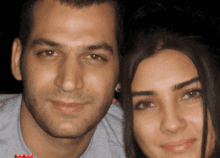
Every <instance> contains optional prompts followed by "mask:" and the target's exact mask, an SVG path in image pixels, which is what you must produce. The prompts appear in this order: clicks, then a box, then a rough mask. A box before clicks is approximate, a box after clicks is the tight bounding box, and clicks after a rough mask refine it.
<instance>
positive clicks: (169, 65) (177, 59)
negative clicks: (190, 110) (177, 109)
mask: <svg viewBox="0 0 220 158" xmlns="http://www.w3.org/2000/svg"><path fill="white" fill-rule="evenodd" d="M195 77H198V73H197V70H196V67H195V66H194V64H193V62H192V61H191V60H190V58H189V57H188V56H186V55H185V54H183V53H182V52H180V51H176V50H171V49H166V50H161V51H159V52H158V53H157V54H155V55H153V56H151V57H149V58H146V59H144V60H142V61H141V62H140V64H139V65H138V67H137V70H136V73H135V76H134V79H133V82H132V87H131V88H132V89H134V87H136V88H138V89H142V88H144V87H148V88H154V87H161V88H162V87H164V88H165V87H169V86H170V87H171V86H173V85H175V84H178V83H181V82H185V81H188V80H190V79H192V78H195ZM136 88H135V89H136Z"/></svg>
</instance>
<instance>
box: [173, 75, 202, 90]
mask: <svg viewBox="0 0 220 158" xmlns="http://www.w3.org/2000/svg"><path fill="white" fill-rule="evenodd" d="M198 81H199V78H198V77H196V78H192V79H191V80H189V81H186V82H183V83H179V84H177V85H174V88H173V90H174V91H177V90H180V89H182V88H183V87H185V86H188V85H190V84H192V83H194V82H198Z"/></svg>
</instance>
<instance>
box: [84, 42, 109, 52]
mask: <svg viewBox="0 0 220 158" xmlns="http://www.w3.org/2000/svg"><path fill="white" fill-rule="evenodd" d="M99 49H103V50H106V51H108V52H110V53H111V54H113V49H112V46H110V45H109V44H108V43H106V42H102V43H99V44H94V45H88V46H85V48H84V50H88V51H89V50H99Z"/></svg>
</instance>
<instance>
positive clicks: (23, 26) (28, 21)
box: [19, 0, 123, 52]
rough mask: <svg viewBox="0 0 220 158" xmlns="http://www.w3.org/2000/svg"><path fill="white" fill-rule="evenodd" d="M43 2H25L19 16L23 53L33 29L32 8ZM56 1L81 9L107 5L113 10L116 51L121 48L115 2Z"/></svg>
mask: <svg viewBox="0 0 220 158" xmlns="http://www.w3.org/2000/svg"><path fill="white" fill-rule="evenodd" d="M43 1H44V0H27V2H25V3H24V4H23V7H22V10H21V15H20V30H19V38H20V40H21V44H22V46H23V52H24V51H25V49H26V46H27V42H28V39H29V36H30V33H31V29H32V28H33V10H34V6H35V5H36V3H38V2H43ZM54 1H58V2H60V3H61V4H65V5H68V6H72V7H77V8H82V7H86V6H91V5H93V4H98V5H99V4H103V3H109V4H110V5H112V6H113V8H114V10H115V15H116V16H115V17H116V18H115V20H116V21H115V22H116V23H115V28H116V30H115V33H116V38H117V43H118V50H119V48H120V47H121V44H122V41H123V26H122V25H123V20H122V14H123V13H122V6H121V5H119V3H118V1H117V0H54ZM118 52H120V51H118Z"/></svg>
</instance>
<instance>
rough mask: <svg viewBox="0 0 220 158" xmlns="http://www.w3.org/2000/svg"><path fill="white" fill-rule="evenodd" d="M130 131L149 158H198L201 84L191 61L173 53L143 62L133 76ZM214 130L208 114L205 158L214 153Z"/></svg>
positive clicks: (199, 151)
mask: <svg viewBox="0 0 220 158" xmlns="http://www.w3.org/2000/svg"><path fill="white" fill-rule="evenodd" d="M131 90H132V93H133V98H132V100H133V119H134V120H133V121H134V122H133V123H134V125H133V129H134V135H135V138H136V141H137V143H138V144H139V146H140V148H141V149H142V151H143V153H144V154H145V155H146V156H148V157H149V158H200V157H201V144H202V133H203V102H202V96H201V84H200V81H199V79H198V73H197V70H196V68H195V66H194V64H193V63H192V61H191V60H190V59H189V58H188V57H187V56H186V55H185V54H183V53H181V52H179V51H176V50H170V49H166V50H162V51H160V52H159V53H157V54H156V55H154V56H152V57H150V58H147V59H144V60H143V61H142V62H141V63H140V64H139V66H138V68H137V71H136V73H135V76H134V79H133V82H132V85H131ZM214 142H215V133H214V128H213V125H212V123H211V118H210V114H209V112H208V140H207V148H206V152H207V155H210V153H211V152H212V151H213V148H214V144H215V143H214Z"/></svg>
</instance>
